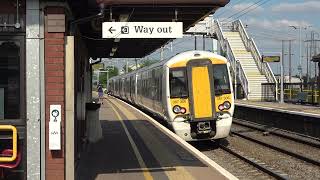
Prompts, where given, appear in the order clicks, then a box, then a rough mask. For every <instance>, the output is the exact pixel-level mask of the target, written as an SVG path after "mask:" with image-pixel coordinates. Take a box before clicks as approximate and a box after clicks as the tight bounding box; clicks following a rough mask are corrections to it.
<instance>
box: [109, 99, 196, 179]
mask: <svg viewBox="0 0 320 180" xmlns="http://www.w3.org/2000/svg"><path fill="white" fill-rule="evenodd" d="M109 101H110V102H111V100H109ZM112 103H113V104H114V105H115V106H117V107H118V108H119V109H120V108H121V109H123V112H124V113H125V114H126V116H127V117H129V119H131V118H134V117H135V115H134V114H133V113H132V112H130V111H129V110H127V109H126V108H124V107H123V106H122V105H121V104H120V103H118V102H117V100H116V99H115V100H114V101H113V100H112ZM155 157H156V158H157V155H156V154H155ZM158 162H159V163H160V161H159V159H158ZM174 168H175V171H165V174H166V175H167V177H168V178H169V179H172V180H180V179H181V180H185V179H188V180H194V178H193V176H192V175H191V174H190V172H188V170H186V168H184V167H183V166H175V167H174ZM149 170H151V169H149Z"/></svg>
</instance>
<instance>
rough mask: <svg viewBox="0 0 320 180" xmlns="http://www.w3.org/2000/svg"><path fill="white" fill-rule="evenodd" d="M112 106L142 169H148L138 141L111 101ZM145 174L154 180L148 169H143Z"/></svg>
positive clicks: (147, 179)
mask: <svg viewBox="0 0 320 180" xmlns="http://www.w3.org/2000/svg"><path fill="white" fill-rule="evenodd" d="M110 106H111V108H112V110H113V111H114V112H115V114H116V116H117V118H118V119H119V121H120V123H121V125H122V127H123V129H124V131H125V132H126V135H127V136H128V139H129V142H130V144H131V147H132V149H133V152H134V154H135V156H136V158H137V160H138V162H139V165H140V167H141V168H142V169H146V168H147V166H146V164H145V162H144V161H143V158H142V156H141V154H140V152H139V150H138V147H137V145H136V143H135V142H134V140H133V139H132V136H131V135H130V133H129V131H128V128H127V126H126V125H125V123H124V122H123V119H122V118H121V116H120V114H119V112H118V111H117V110H116V108H114V107H113V105H112V104H111V103H110ZM143 176H144V178H145V179H146V180H153V177H152V176H151V174H150V172H149V171H147V170H145V171H143Z"/></svg>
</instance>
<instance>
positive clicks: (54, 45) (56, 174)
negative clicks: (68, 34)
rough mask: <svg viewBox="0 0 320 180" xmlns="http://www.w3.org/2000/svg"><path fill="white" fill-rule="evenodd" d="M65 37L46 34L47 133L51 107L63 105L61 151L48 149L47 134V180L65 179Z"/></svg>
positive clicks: (57, 10) (54, 9) (53, 10)
mask: <svg viewBox="0 0 320 180" xmlns="http://www.w3.org/2000/svg"><path fill="white" fill-rule="evenodd" d="M63 12H64V11H63V9H61V8H47V9H46V14H49V13H52V14H57V13H63ZM64 38H65V35H64V33H49V32H47V31H46V32H45V86H46V95H45V96H46V132H48V130H49V127H48V126H49V120H50V112H49V110H50V105H52V104H60V105H61V126H62V127H61V136H62V137H61V143H62V144H61V149H62V150H61V151H50V150H49V149H48V147H49V145H48V133H46V157H47V158H46V178H47V180H64V179H65V159H64V157H65V151H64V149H65V146H64V139H65V138H64V132H65V130H64V124H65V123H64V122H65V107H64V105H65V58H64V57H65V39H64Z"/></svg>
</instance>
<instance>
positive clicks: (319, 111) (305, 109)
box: [236, 100, 320, 116]
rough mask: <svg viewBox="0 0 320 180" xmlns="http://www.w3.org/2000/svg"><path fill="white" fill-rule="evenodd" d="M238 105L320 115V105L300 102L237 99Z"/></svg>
mask: <svg viewBox="0 0 320 180" xmlns="http://www.w3.org/2000/svg"><path fill="white" fill-rule="evenodd" d="M236 104H237V105H245V106H246V105H248V106H256V107H260V108H261V107H262V108H263V107H265V108H271V109H274V110H276V111H279V110H280V111H281V110H282V111H287V112H289V113H290V112H291V113H306V114H313V115H316V116H317V115H318V116H320V107H319V106H306V105H300V104H289V103H276V102H257V101H247V100H236Z"/></svg>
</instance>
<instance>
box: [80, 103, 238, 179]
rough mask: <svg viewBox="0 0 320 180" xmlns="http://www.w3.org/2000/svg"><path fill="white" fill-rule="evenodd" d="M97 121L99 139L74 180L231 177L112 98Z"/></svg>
mask: <svg viewBox="0 0 320 180" xmlns="http://www.w3.org/2000/svg"><path fill="white" fill-rule="evenodd" d="M100 122H101V125H102V128H103V139H102V140H100V141H99V142H97V143H93V144H89V147H88V148H87V151H86V152H85V153H84V154H83V155H82V156H81V159H80V163H79V167H78V170H77V179H78V180H106V179H111V180H118V179H126V180H135V179H147V180H152V179H159V180H166V179H174V180H180V179H181V180H193V179H199V180H206V179H235V178H234V176H232V175H230V174H229V173H228V172H226V171H225V170H224V169H222V168H221V167H220V166H218V167H215V166H213V165H212V164H210V163H208V161H205V160H204V159H201V158H199V156H198V155H197V154H196V153H195V152H194V151H192V150H190V149H188V148H187V147H186V146H185V145H183V143H182V144H179V143H177V141H174V139H172V137H169V136H168V135H167V134H165V133H164V132H163V130H161V128H159V127H157V126H156V125H155V124H154V123H151V122H150V120H148V118H147V117H146V116H144V115H142V114H141V113H139V112H138V111H136V110H135V109H134V108H132V107H129V106H127V105H126V104H125V103H123V102H122V101H119V100H117V99H115V98H113V97H107V98H106V99H105V100H104V104H103V105H102V107H101V108H100ZM218 169H219V170H218ZM221 169H222V172H221Z"/></svg>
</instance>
